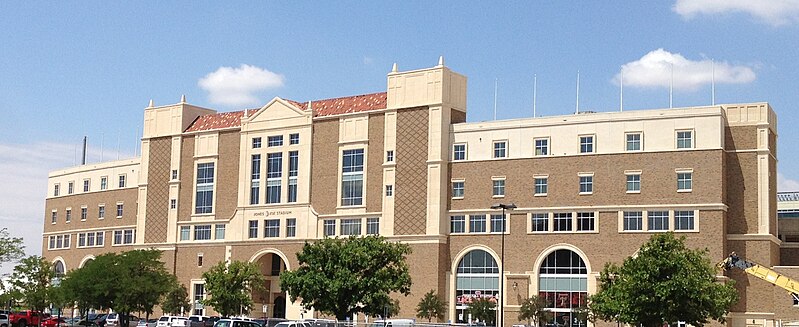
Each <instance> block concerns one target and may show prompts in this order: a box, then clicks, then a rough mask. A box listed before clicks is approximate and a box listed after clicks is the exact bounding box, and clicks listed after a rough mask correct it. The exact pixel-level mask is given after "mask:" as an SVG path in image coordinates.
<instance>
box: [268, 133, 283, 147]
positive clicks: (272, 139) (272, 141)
mask: <svg viewBox="0 0 799 327" xmlns="http://www.w3.org/2000/svg"><path fill="white" fill-rule="evenodd" d="M266 146H268V147H273V146H283V135H275V136H269V137H267V138H266Z"/></svg>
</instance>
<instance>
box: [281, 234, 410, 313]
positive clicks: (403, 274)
mask: <svg viewBox="0 0 799 327" xmlns="http://www.w3.org/2000/svg"><path fill="white" fill-rule="evenodd" d="M410 253H411V249H410V247H409V246H408V245H406V244H401V243H395V242H388V241H386V240H385V238H383V237H380V236H366V237H348V238H326V239H323V240H319V241H316V242H314V243H308V242H306V243H305V245H304V246H303V247H302V250H301V251H300V252H299V253H297V259H298V260H299V263H300V264H299V267H297V269H296V270H294V271H286V272H283V273H282V274H281V275H280V287H281V288H282V289H283V290H284V291H286V292H288V294H289V295H290V296H291V301H296V300H297V299H298V298H301V299H302V305H303V307H304V308H305V309H310V308H315V309H316V310H317V311H320V312H323V313H326V314H331V315H334V316H335V317H336V318H337V319H339V320H345V319H346V318H347V317H351V316H352V315H353V314H355V313H359V312H360V313H364V314H366V315H370V316H380V315H383V310H384V308H385V306H386V305H387V304H390V302H391V298H390V297H389V293H391V292H398V293H400V294H403V295H405V296H407V295H408V294H410V288H411V276H410V273H409V272H408V264H407V263H406V262H405V256H406V255H408V254H410Z"/></svg>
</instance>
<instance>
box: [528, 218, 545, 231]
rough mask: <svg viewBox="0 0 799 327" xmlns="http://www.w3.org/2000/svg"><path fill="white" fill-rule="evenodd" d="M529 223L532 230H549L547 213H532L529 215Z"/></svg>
mask: <svg viewBox="0 0 799 327" xmlns="http://www.w3.org/2000/svg"><path fill="white" fill-rule="evenodd" d="M530 225H531V226H532V230H533V231H534V232H546V231H548V230H549V214H548V213H534V214H532V215H531V216H530Z"/></svg>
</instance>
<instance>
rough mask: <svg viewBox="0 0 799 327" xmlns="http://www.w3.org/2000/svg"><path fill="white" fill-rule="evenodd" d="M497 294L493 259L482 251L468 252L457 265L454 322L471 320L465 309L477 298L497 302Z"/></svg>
mask: <svg viewBox="0 0 799 327" xmlns="http://www.w3.org/2000/svg"><path fill="white" fill-rule="evenodd" d="M497 294H499V266H498V265H497V261H496V260H494V257H493V256H491V254H489V253H488V252H486V251H484V250H472V251H469V253H467V254H466V255H465V256H463V258H461V261H460V262H459V263H458V270H457V271H456V280H455V299H456V304H455V311H456V312H455V313H456V317H455V320H456V321H457V322H459V323H466V322H469V321H470V320H471V319H470V317H469V313H468V312H466V308H467V307H468V306H469V303H471V302H472V300H473V299H475V298H478V297H483V298H489V299H491V300H493V301H496V300H497Z"/></svg>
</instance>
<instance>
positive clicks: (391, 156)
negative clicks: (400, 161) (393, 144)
mask: <svg viewBox="0 0 799 327" xmlns="http://www.w3.org/2000/svg"><path fill="white" fill-rule="evenodd" d="M386 162H394V150H388V151H386Z"/></svg>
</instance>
